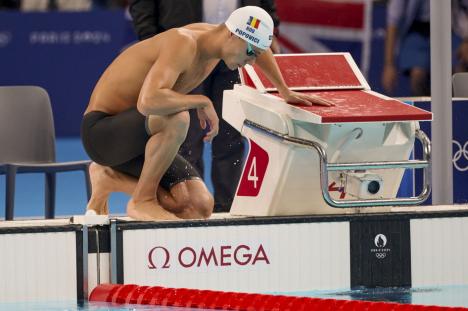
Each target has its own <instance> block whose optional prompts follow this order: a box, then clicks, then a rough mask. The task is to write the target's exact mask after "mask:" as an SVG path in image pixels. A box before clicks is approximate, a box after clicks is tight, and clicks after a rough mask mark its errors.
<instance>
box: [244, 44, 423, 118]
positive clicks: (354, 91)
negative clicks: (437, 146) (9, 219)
mask: <svg viewBox="0 0 468 311" xmlns="http://www.w3.org/2000/svg"><path fill="white" fill-rule="evenodd" d="M275 59H276V61H277V63H278V66H279V68H280V70H281V73H282V74H283V78H284V80H285V82H286V84H287V85H288V87H289V88H290V89H293V90H296V91H300V92H303V93H309V94H313V95H316V96H320V97H322V98H324V99H327V100H329V101H331V102H333V103H334V104H335V106H332V107H324V106H312V107H310V106H297V107H298V108H300V109H301V110H303V111H306V112H308V113H313V114H315V115H317V116H319V117H320V119H321V123H343V122H379V121H381V122H392V121H395V122H396V121H422V120H432V113H430V112H428V111H425V110H423V109H420V108H417V107H413V106H410V105H407V104H405V103H403V102H401V101H399V100H396V99H392V98H389V97H386V96H384V95H381V94H378V93H375V92H373V91H370V88H369V85H368V84H367V82H366V80H365V79H364V77H363V75H362V74H361V72H360V71H359V69H358V67H357V66H356V64H355V63H354V61H353V59H352V58H351V56H350V55H349V54H348V53H332V54H294V55H275ZM241 80H242V83H243V84H244V85H247V86H250V87H253V88H256V89H257V90H259V91H260V92H268V93H270V94H272V95H276V96H280V95H279V94H278V92H277V90H276V88H274V87H273V85H272V84H271V82H270V81H269V80H268V79H267V78H266V76H265V75H264V74H263V73H262V72H261V70H260V69H259V68H258V67H256V66H253V67H252V66H250V67H248V66H246V67H244V68H243V69H242V71H241Z"/></svg>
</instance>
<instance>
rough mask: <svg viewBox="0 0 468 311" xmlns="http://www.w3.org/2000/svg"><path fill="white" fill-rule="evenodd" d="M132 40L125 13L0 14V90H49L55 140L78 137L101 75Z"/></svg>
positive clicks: (129, 22)
mask: <svg viewBox="0 0 468 311" xmlns="http://www.w3.org/2000/svg"><path fill="white" fill-rule="evenodd" d="M134 40H135V35H134V33H133V29H132V25H131V21H129V20H128V19H126V18H125V12H124V11H123V10H112V11H90V12H60V13H58V12H48V13H21V12H7V11H4V12H1V11H0V55H1V57H0V85H39V86H41V87H43V88H45V89H46V90H47V91H48V92H49V95H50V97H51V101H52V107H53V111H54V117H55V128H56V133H57V136H77V135H79V128H80V121H81V115H82V114H83V111H84V110H85V108H86V105H87V103H88V100H89V96H90V95H91V92H92V90H93V87H94V85H95V83H96V82H97V80H98V79H99V76H100V75H101V73H102V72H103V71H104V69H105V68H106V67H107V65H109V63H110V62H111V61H112V60H113V59H114V58H115V57H116V56H117V55H118V53H119V51H120V50H121V49H122V47H124V46H125V45H127V44H128V43H130V42H131V41H134Z"/></svg>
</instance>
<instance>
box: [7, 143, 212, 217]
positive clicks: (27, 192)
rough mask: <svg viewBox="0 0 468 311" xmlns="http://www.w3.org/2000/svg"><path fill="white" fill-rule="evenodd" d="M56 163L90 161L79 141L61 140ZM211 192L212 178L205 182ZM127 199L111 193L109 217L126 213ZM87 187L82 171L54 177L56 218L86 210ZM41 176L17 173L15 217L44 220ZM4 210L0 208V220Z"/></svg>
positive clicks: (207, 167) (207, 147)
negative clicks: (55, 184)
mask: <svg viewBox="0 0 468 311" xmlns="http://www.w3.org/2000/svg"><path fill="white" fill-rule="evenodd" d="M56 154H57V161H59V162H61V161H78V160H89V157H88V155H87V154H86V152H85V151H84V149H83V146H82V144H81V141H80V139H79V138H60V139H57V143H56ZM210 155H211V145H210V144H208V143H207V144H205V152H204V155H203V157H204V161H205V163H206V164H205V172H204V174H205V176H211V169H210V163H211V160H210V159H211V158H210ZM206 184H207V187H208V189H209V190H210V191H212V189H213V186H212V183H211V179H209V178H208V179H206ZM3 189H5V176H4V175H0V202H5V191H4V190H3ZM128 199H129V197H128V196H127V195H126V194H123V193H113V194H112V195H111V198H110V200H109V204H110V208H111V213H112V214H125V207H126V205H127V201H128ZM86 202H87V199H86V188H85V184H84V177H83V173H82V172H67V173H59V174H57V189H56V216H57V217H59V216H70V215H81V214H83V213H84V210H85V207H86ZM43 206H44V176H43V174H18V175H17V177H16V195H15V218H16V217H35V218H41V217H42V218H43V217H44V207H43ZM4 217H5V211H4V209H3V208H0V219H2V218H4Z"/></svg>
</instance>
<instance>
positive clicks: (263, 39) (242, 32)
mask: <svg viewBox="0 0 468 311" xmlns="http://www.w3.org/2000/svg"><path fill="white" fill-rule="evenodd" d="M225 24H226V26H227V28H228V29H229V31H231V32H232V33H233V34H235V35H236V36H238V37H239V38H241V39H243V40H245V41H247V42H249V43H251V44H253V45H255V46H256V47H258V48H260V49H262V50H265V49H268V48H269V47H270V45H271V40H272V39H273V28H274V25H273V19H272V18H271V16H270V14H268V13H267V12H266V11H265V10H264V9H262V8H259V7H256V6H244V7H242V8H238V9H237V10H235V11H234V12H232V13H231V15H230V16H229V18H228V19H227V21H226V23H225Z"/></svg>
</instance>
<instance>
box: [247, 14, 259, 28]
mask: <svg viewBox="0 0 468 311" xmlns="http://www.w3.org/2000/svg"><path fill="white" fill-rule="evenodd" d="M247 25H249V26H251V27H253V28H255V29H258V25H260V20H259V19H257V18H255V17H253V16H250V18H249V21H248V22H247Z"/></svg>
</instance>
